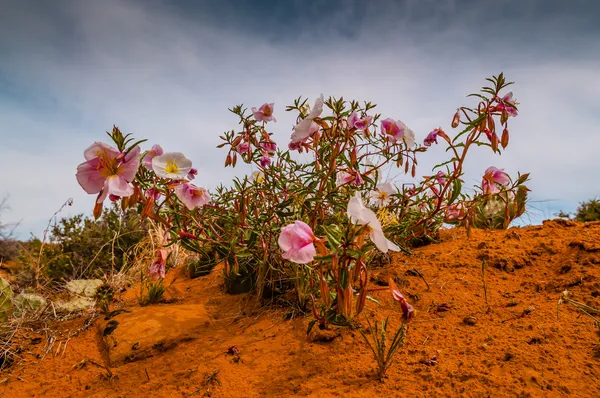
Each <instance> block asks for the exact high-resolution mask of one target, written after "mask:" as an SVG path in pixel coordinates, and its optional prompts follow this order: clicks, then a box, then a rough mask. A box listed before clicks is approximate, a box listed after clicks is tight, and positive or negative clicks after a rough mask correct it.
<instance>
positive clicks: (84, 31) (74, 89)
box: [0, 2, 600, 237]
mask: <svg viewBox="0 0 600 398" xmlns="http://www.w3.org/2000/svg"><path fill="white" fill-rule="evenodd" d="M107 4H109V5H107ZM409 4H410V3H409ZM452 4H453V3H452ZM452 4H450V5H449V6H448V8H447V9H446V10H445V11H444V10H442V11H444V12H450V11H451V10H452V7H455V6H453V5H452ZM71 5H72V6H70V7H65V8H64V9H62V14H60V15H61V18H64V19H65V20H66V21H68V22H69V23H70V24H71V25H69V26H70V27H69V29H68V31H67V32H64V31H61V30H60V29H61V28H60V27H57V26H56V25H55V24H53V23H52V21H49V20H48V19H46V18H44V15H43V11H39V12H38V13H37V14H36V13H35V12H30V11H31V10H26V9H20V10H19V9H18V8H15V9H14V12H13V14H14V15H11V20H10V21H0V22H3V23H12V25H9V27H10V28H12V29H16V30H17V31H18V32H23V35H22V37H21V41H15V42H14V43H13V42H4V43H2V42H1V41H0V44H2V45H3V46H4V47H5V48H8V49H9V51H10V52H11V54H12V56H11V57H10V58H9V59H4V58H3V60H2V64H1V65H0V83H1V82H2V81H3V76H4V77H6V80H7V81H10V82H11V85H12V86H11V87H12V90H11V91H10V92H12V95H5V96H4V97H3V96H0V104H1V105H2V107H1V108H0V123H1V125H0V134H1V135H2V141H3V143H6V144H7V145H3V146H2V147H1V148H0V157H1V158H2V163H3V165H10V166H8V170H7V169H5V170H4V171H3V172H2V173H0V195H2V194H4V193H5V192H6V193H10V195H11V199H10V205H11V208H12V213H11V214H10V218H11V219H13V220H19V219H22V220H23V224H22V226H21V228H20V233H21V236H22V237H26V236H27V234H28V232H29V231H34V232H36V233H39V232H41V229H42V228H43V227H41V226H42V225H45V223H46V220H47V219H48V218H49V217H50V216H51V214H52V213H53V212H54V211H55V210H56V209H57V208H58V207H59V206H60V205H61V204H62V203H63V202H64V200H66V199H67V198H68V197H74V198H75V204H74V206H73V209H72V210H70V211H71V213H77V212H89V210H90V209H91V207H92V206H93V197H92V196H88V195H85V194H84V193H83V191H82V190H81V189H80V188H79V186H78V185H77V183H76V181H75V178H74V171H75V167H76V166H77V164H78V163H80V162H81V161H82V160H83V158H82V151H83V149H84V148H85V147H87V145H89V144H90V143H91V142H93V141H96V140H104V139H105V137H106V136H105V135H104V131H106V130H108V129H110V128H111V126H112V124H113V123H114V124H117V125H118V126H120V127H121V128H122V129H123V130H124V131H126V132H129V131H132V132H133V133H134V134H135V135H136V136H137V137H138V138H149V144H153V143H160V144H161V145H162V146H163V147H164V148H165V150H168V151H183V152H185V153H186V154H187V156H188V157H190V158H191V159H193V160H194V162H195V166H196V167H197V168H198V169H199V170H200V174H199V176H198V179H197V181H198V183H199V184H202V185H204V186H205V187H208V188H214V187H215V186H216V185H218V184H219V183H220V182H224V183H227V182H228V181H230V179H231V177H232V176H233V175H236V174H237V175H239V174H243V173H244V172H247V169H246V170H244V169H243V168H242V169H235V170H231V169H224V168H223V166H222V165H223V160H224V151H222V150H218V149H216V148H215V147H216V145H217V144H218V143H219V139H218V136H219V135H220V134H221V133H222V132H223V131H225V130H230V129H233V128H236V124H235V123H236V118H235V117H234V116H233V115H231V114H230V113H229V112H228V111H227V108H228V107H231V106H233V105H236V104H238V103H244V104H246V105H247V106H248V107H251V106H258V105H260V104H262V103H263V102H267V101H269V102H273V101H274V102H275V106H276V113H277V119H278V122H277V123H276V124H275V125H274V126H273V130H274V132H275V133H276V138H277V141H279V142H280V143H282V144H285V143H286V140H287V139H288V137H289V133H290V131H291V127H292V126H293V124H294V120H293V117H292V115H290V114H288V113H285V112H284V108H285V105H287V104H290V103H291V102H292V101H293V99H294V98H296V97H297V96H299V95H304V96H310V97H315V96H316V95H318V94H320V93H324V94H325V95H335V96H340V95H343V96H344V98H346V99H358V100H370V101H373V102H374V103H377V104H378V105H379V106H378V108H377V111H378V112H381V113H383V114H384V115H386V116H390V117H394V118H399V119H402V120H403V121H404V122H405V123H407V124H408V125H409V126H410V127H411V128H413V130H415V132H416V133H417V138H418V139H421V140H422V139H423V138H424V136H425V135H426V134H427V133H428V132H429V131H430V130H431V129H432V128H434V127H438V126H442V127H444V128H446V129H447V130H449V122H450V119H451V117H452V114H453V112H454V110H455V108H456V107H457V106H459V105H463V104H468V103H469V102H468V100H467V99H466V98H465V95H466V94H468V93H470V92H473V91H476V90H477V89H478V88H479V86H481V85H482V84H483V83H484V78H485V77H487V76H489V75H491V74H493V73H498V72H499V71H501V70H504V72H505V73H506V74H507V76H508V78H509V79H511V80H515V81H516V82H517V84H516V85H515V86H514V88H513V90H514V92H515V96H516V97H517V98H518V100H519V101H520V102H521V106H520V116H519V117H518V118H516V119H514V120H511V126H512V127H511V146H510V147H509V148H508V150H507V152H506V153H505V154H503V155H502V156H501V157H498V156H493V155H491V153H490V152H489V151H484V150H483V149H482V148H480V149H481V150H477V151H475V153H474V154H473V156H472V158H471V159H470V160H469V162H468V166H467V176H466V181H467V182H468V183H473V184H477V183H478V182H479V178H480V175H481V173H482V172H483V170H485V168H486V167H487V166H489V165H490V164H493V165H495V166H497V167H502V168H506V169H507V171H509V172H510V173H512V174H515V173H516V172H517V170H520V171H523V172H531V176H532V182H531V188H532V189H533V192H532V197H533V198H537V199H541V200H546V199H551V200H555V201H556V203H559V204H560V205H561V206H562V205H563V204H564V206H565V209H566V210H571V209H572V208H574V207H575V205H576V203H577V202H578V201H581V200H585V199H587V198H589V197H592V196H594V195H597V194H598V190H597V184H596V185H594V183H593V181H594V179H595V173H596V170H598V169H599V166H600V160H599V159H600V158H599V157H598V156H597V155H596V151H597V149H596V148H598V144H600V138H598V137H599V136H598V135H597V134H596V132H597V126H598V125H599V122H600V116H598V114H597V112H595V110H597V109H599V105H600V103H599V100H598V98H599V97H598V95H597V93H598V92H600V91H599V89H600V87H599V86H600V83H599V82H598V79H597V78H595V77H597V70H598V65H599V64H598V58H593V56H592V55H593V53H587V54H583V55H582V57H581V59H563V58H560V57H558V56H556V57H555V56H553V55H552V54H548V53H544V54H542V55H539V56H535V55H534V54H533V53H532V52H531V51H528V50H527V49H524V48H522V47H518V46H515V48H514V49H513V50H512V52H506V51H507V50H506V46H504V47H502V49H503V51H504V52H503V53H495V49H494V48H483V49H482V50H481V51H480V52H473V50H472V49H471V48H470V47H469V46H468V45H467V44H466V43H462V42H459V41H458V38H462V37H466V36H468V33H469V32H468V31H466V30H465V29H463V28H461V26H460V25H456V24H454V25H451V24H449V25H448V26H447V27H446V28H445V29H442V31H441V33H440V32H438V33H436V34H434V35H432V36H431V37H424V36H423V39H422V40H421V39H420V37H414V36H410V35H393V34H392V33H393V32H394V26H391V27H390V31H389V32H388V33H387V34H385V35H382V36H381V37H380V38H379V40H378V37H377V36H376V35H374V34H373V33H372V30H370V29H369V26H370V24H372V23H373V21H374V19H373V18H375V17H376V16H377V15H371V16H370V17H369V18H370V19H368V20H367V21H363V22H362V23H361V24H360V26H361V28H360V30H359V31H358V33H357V34H356V37H353V38H352V39H351V40H349V39H343V38H341V37H339V36H336V37H335V38H334V39H332V38H331V37H321V38H319V37H315V36H314V34H310V30H309V29H308V31H307V32H301V34H300V35H299V36H298V37H297V38H296V40H291V41H287V42H286V41H278V42H276V43H273V42H269V41H267V40H266V39H264V38H262V36H259V35H252V34H250V33H248V32H245V33H242V32H240V31H228V30H226V29H225V28H219V27H218V26H216V25H215V24H207V23H203V21H202V20H200V21H195V22H194V21H193V20H192V19H191V18H190V19H185V18H181V17H178V16H177V15H176V14H174V13H171V12H170V11H169V10H168V9H166V8H163V6H161V5H160V4H159V3H156V2H152V3H133V2H112V3H105V2H85V5H84V3H82V2H77V3H72V4H71ZM144 5H147V6H146V7H144ZM401 11H402V12H405V14H406V15H409V16H410V15H412V14H411V13H414V12H415V11H414V10H413V11H411V10H410V9H409V8H406V9H399V10H396V11H395V12H401ZM55 12H56V11H55ZM381 13H383V11H381ZM381 13H380V14H378V15H382V14H381ZM392 14H393V13H392ZM441 14H442V16H443V15H444V14H443V13H441ZM352 15H353V14H352V13H350V12H348V11H347V10H346V11H344V12H341V13H340V15H338V16H337V18H338V19H339V20H340V21H347V20H348V18H351V17H352ZM392 17H393V16H389V17H388V18H387V19H385V21H387V22H389V21H391V20H393V18H392ZM436 18H437V19H436ZM436 18H434V19H433V21H437V20H439V19H440V18H441V16H440V15H438V16H436ZM11 21H12V22H11ZM401 21H403V22H402V24H403V25H402V27H401V28H398V31H401V32H406V31H409V30H410V23H411V20H410V18H408V17H403V18H402V19H401ZM338 22H339V21H338ZM425 23H427V22H422V24H425ZM430 23H431V21H430ZM357 29H358V28H357ZM426 30H427V26H419V31H420V32H423V31H426ZM65 34H67V36H65ZM24 43H25V44H27V46H25V47H24ZM596 47H597V46H596ZM0 48H2V47H0ZM599 53H600V52H599ZM442 155H443V151H442V150H439V149H434V150H433V151H432V152H431V153H427V154H425V156H423V158H422V161H421V162H420V168H419V170H418V172H419V174H421V175H424V174H427V173H429V171H430V169H431V166H432V165H433V164H435V163H436V162H435V161H436V160H439V156H442ZM4 167H7V166H4ZM551 203H554V202H551ZM540 212H541V213H542V214H543V213H544V212H545V210H543V209H542V210H541V211H540ZM537 221H539V220H537Z"/></svg>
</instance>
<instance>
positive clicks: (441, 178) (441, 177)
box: [435, 170, 447, 185]
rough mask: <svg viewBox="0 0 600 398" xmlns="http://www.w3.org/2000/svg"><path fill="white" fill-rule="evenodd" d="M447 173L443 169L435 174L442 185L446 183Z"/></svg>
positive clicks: (436, 179)
mask: <svg viewBox="0 0 600 398" xmlns="http://www.w3.org/2000/svg"><path fill="white" fill-rule="evenodd" d="M446 180H447V178H446V174H444V172H443V171H442V170H440V171H438V172H437V173H436V174H435V181H436V182H437V183H438V184H440V185H444V184H445V183H446Z"/></svg>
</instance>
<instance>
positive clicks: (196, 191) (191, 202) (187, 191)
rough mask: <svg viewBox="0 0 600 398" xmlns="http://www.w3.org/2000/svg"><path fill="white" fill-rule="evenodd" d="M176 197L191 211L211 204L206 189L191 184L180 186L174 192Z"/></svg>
mask: <svg viewBox="0 0 600 398" xmlns="http://www.w3.org/2000/svg"><path fill="white" fill-rule="evenodd" d="M173 191H174V192H175V196H177V198H178V199H179V200H181V202H183V204H184V205H185V207H187V208H188V209H190V210H194V209H195V208H196V207H201V206H204V205H205V204H207V203H208V202H210V195H209V194H208V191H206V189H204V188H200V187H197V186H195V185H194V184H191V183H183V184H179V185H177V186H176V187H175V189H174V190H173Z"/></svg>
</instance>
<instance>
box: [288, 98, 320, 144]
mask: <svg viewBox="0 0 600 398" xmlns="http://www.w3.org/2000/svg"><path fill="white" fill-rule="evenodd" d="M321 113H323V94H321V96H320V97H319V98H317V100H316V101H315V104H314V105H313V107H312V109H311V111H310V113H309V114H308V116H306V117H305V118H304V119H302V120H301V121H300V122H299V123H298V124H297V125H296V127H294V132H293V133H292V137H291V138H292V143H294V144H295V143H298V142H302V141H304V140H306V139H307V138H308V137H310V136H311V135H313V134H314V133H315V132H316V131H317V130H318V129H319V125H318V124H317V123H315V122H313V119H315V118H317V117H319V116H321Z"/></svg>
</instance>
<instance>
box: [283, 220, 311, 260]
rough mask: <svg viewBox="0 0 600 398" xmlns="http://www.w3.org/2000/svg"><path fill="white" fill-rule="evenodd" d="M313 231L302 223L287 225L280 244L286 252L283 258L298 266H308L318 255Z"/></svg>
mask: <svg viewBox="0 0 600 398" xmlns="http://www.w3.org/2000/svg"><path fill="white" fill-rule="evenodd" d="M315 239H316V238H315V235H314V234H313V231H312V229H310V227H309V226H308V225H307V224H305V223H304V222H302V221H299V220H298V221H296V222H294V224H289V225H286V226H285V227H283V228H282V229H281V234H280V235H279V239H278V241H277V242H278V243H279V247H280V248H281V250H283V251H284V253H283V255H282V257H283V258H284V259H286V260H289V261H291V262H293V263H296V264H308V263H310V262H311V261H313V259H314V258H315V256H316V255H317V249H316V248H315V245H314V241H315Z"/></svg>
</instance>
